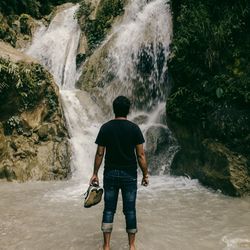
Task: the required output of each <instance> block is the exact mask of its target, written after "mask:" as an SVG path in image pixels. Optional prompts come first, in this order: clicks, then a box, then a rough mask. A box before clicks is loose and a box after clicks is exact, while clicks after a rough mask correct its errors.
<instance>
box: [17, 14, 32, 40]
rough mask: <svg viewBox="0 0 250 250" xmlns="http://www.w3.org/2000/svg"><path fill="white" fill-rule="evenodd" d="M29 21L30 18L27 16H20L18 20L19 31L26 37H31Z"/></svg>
mask: <svg viewBox="0 0 250 250" xmlns="http://www.w3.org/2000/svg"><path fill="white" fill-rule="evenodd" d="M29 19H30V17H29V15H27V14H22V15H21V16H20V18H19V22H20V31H21V32H22V33H23V34H26V35H31V27H30V24H29Z"/></svg>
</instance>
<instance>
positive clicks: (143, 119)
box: [132, 115, 148, 125]
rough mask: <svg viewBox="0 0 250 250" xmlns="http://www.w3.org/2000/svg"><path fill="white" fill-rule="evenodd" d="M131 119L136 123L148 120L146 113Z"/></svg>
mask: <svg viewBox="0 0 250 250" xmlns="http://www.w3.org/2000/svg"><path fill="white" fill-rule="evenodd" d="M132 121H133V122H134V123H136V124H138V125H140V124H143V123H144V124H145V123H146V122H147V121H148V116H147V115H139V116H136V117H135V118H133V119H132Z"/></svg>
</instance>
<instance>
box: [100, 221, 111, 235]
mask: <svg viewBox="0 0 250 250" xmlns="http://www.w3.org/2000/svg"><path fill="white" fill-rule="evenodd" d="M112 229H113V223H102V231H103V232H104V233H111V232H112Z"/></svg>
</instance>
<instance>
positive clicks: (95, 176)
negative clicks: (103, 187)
mask: <svg viewBox="0 0 250 250" xmlns="http://www.w3.org/2000/svg"><path fill="white" fill-rule="evenodd" d="M104 153H105V147H103V146H99V145H98V146H97V150H96V154H95V163H94V171H93V175H92V177H91V179H90V184H92V183H93V182H96V183H97V184H98V185H99V178H98V171H99V168H100V166H101V164H102V160H103V156H104Z"/></svg>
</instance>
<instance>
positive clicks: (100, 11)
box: [76, 0, 124, 50]
mask: <svg viewBox="0 0 250 250" xmlns="http://www.w3.org/2000/svg"><path fill="white" fill-rule="evenodd" d="M123 8H124V0H102V1H100V3H99V5H98V6H97V7H96V9H95V8H94V7H93V6H92V5H91V2H90V1H86V0H84V1H81V2H80V8H79V10H78V12H77V14H76V16H77V19H78V21H79V24H80V26H81V29H82V31H83V32H84V33H85V34H86V37H87V42H88V46H89V49H90V50H92V49H94V48H96V47H97V46H98V45H99V44H100V43H101V42H102V41H103V39H104V38H105V36H106V34H107V32H108V31H109V29H110V28H111V25H112V23H113V21H114V18H115V17H116V16H119V15H120V14H122V13H123ZM93 11H94V12H95V14H94V15H93Z"/></svg>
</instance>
